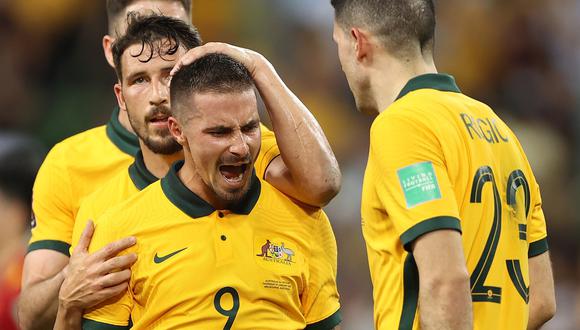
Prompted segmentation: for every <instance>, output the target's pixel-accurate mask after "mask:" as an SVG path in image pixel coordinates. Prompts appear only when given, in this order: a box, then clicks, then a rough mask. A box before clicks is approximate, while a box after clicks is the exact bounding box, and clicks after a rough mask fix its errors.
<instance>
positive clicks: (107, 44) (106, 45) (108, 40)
mask: <svg viewBox="0 0 580 330" xmlns="http://www.w3.org/2000/svg"><path fill="white" fill-rule="evenodd" d="M113 42H115V39H113V37H111V36H110V35H108V34H106V35H105V36H104V37H103V52H104V53H105V58H106V59H107V62H108V63H109V65H110V66H111V67H112V68H115V62H114V61H113V50H112V48H111V47H112V46H113Z"/></svg>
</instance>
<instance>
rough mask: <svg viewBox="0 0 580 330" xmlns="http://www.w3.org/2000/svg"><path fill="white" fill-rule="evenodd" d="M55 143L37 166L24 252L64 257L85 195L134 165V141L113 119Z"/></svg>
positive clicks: (113, 116)
mask: <svg viewBox="0 0 580 330" xmlns="http://www.w3.org/2000/svg"><path fill="white" fill-rule="evenodd" d="M118 115H119V110H118V109H116V110H115V111H114V112H113V115H112V116H111V120H110V121H109V122H108V123H107V125H105V126H99V127H96V128H93V129H90V130H88V131H85V132H82V133H79V134H77V135H74V136H72V137H70V138H67V139H65V140H64V141H62V142H60V143H58V144H56V145H55V146H54V147H53V148H52V149H51V150H50V152H49V153H48V155H47V156H46V159H45V160H44V162H43V164H42V166H41V167H40V169H39V171H38V174H37V176H36V180H35V182H34V188H33V201H32V211H33V220H32V236H31V239H30V243H29V247H28V251H33V250H39V249H49V250H55V251H58V252H61V253H63V254H65V255H67V256H68V255H69V248H70V244H71V239H72V232H73V228H74V221H75V217H76V214H77V211H78V209H79V206H80V203H81V201H82V199H83V198H84V197H86V196H87V195H89V194H90V193H92V192H93V191H95V189H97V188H98V187H99V186H100V185H102V184H103V183H105V182H107V181H108V180H110V179H111V178H112V177H114V176H115V175H117V174H118V173H119V172H121V171H125V170H126V169H127V167H128V166H129V165H131V163H132V162H133V156H134V155H135V153H136V152H137V151H138V150H139V141H138V139H137V137H136V136H135V135H133V134H132V133H130V132H129V131H127V130H126V129H125V128H124V127H123V126H122V125H121V123H120V122H119V120H118Z"/></svg>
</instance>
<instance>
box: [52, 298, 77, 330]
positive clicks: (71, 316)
mask: <svg viewBox="0 0 580 330" xmlns="http://www.w3.org/2000/svg"><path fill="white" fill-rule="evenodd" d="M82 317H83V314H82V311H81V310H76V309H71V308H67V306H64V305H63V304H60V305H59V307H58V313H57V314H56V322H55V323H54V330H80V329H81V328H82Z"/></svg>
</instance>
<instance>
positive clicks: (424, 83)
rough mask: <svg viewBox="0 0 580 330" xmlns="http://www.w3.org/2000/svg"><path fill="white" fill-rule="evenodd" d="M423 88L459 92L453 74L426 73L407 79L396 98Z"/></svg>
mask: <svg viewBox="0 0 580 330" xmlns="http://www.w3.org/2000/svg"><path fill="white" fill-rule="evenodd" d="M424 88H429V89H436V90H439V91H442V92H455V93H461V91H460V90H459V87H457V84H456V83H455V78H453V76H451V75H448V74H444V73H427V74H422V75H420V76H417V77H414V78H412V79H411V80H409V81H408V82H407V84H406V85H405V87H403V89H402V90H401V92H400V93H399V96H397V99H396V100H398V99H400V98H401V97H403V96H405V95H407V94H408V93H410V92H412V91H415V90H418V89H424Z"/></svg>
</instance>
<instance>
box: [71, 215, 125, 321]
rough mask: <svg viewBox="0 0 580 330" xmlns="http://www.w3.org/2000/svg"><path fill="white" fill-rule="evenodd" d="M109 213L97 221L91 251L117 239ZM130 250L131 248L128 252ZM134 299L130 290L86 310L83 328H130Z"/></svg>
mask: <svg viewBox="0 0 580 330" xmlns="http://www.w3.org/2000/svg"><path fill="white" fill-rule="evenodd" d="M113 218H114V216H113V217H111V216H110V215H109V214H108V213H107V214H105V215H104V216H103V217H101V218H99V219H97V220H96V221H95V233H94V234H93V238H92V240H91V245H90V247H89V253H94V252H96V251H98V250H100V249H101V248H102V247H104V246H105V245H107V244H109V243H111V242H113V241H116V240H117V239H118V237H117V236H116V234H115V232H114V227H113V224H114V221H112V219H113ZM128 252H130V249H129V250H128V251H127V252H123V254H124V253H128ZM132 308H133V300H132V296H131V293H130V291H129V290H127V291H125V292H124V293H123V294H121V295H119V296H117V297H114V298H112V299H110V300H108V301H106V302H104V303H103V304H100V305H97V306H96V307H93V308H92V309H90V310H87V311H85V314H84V315H83V326H82V328H83V329H129V323H130V318H131V310H132Z"/></svg>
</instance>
